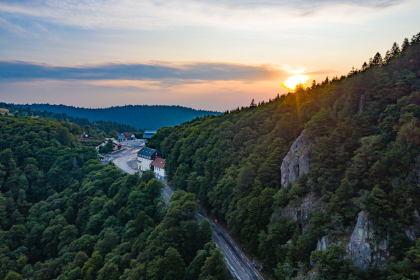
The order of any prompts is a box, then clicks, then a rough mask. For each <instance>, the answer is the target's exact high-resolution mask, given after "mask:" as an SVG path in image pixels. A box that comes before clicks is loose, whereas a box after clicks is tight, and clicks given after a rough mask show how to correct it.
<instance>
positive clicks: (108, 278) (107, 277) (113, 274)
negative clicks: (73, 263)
mask: <svg viewBox="0 0 420 280" xmlns="http://www.w3.org/2000/svg"><path fill="white" fill-rule="evenodd" d="M120 275H121V273H120V272H119V271H118V266H117V265H116V264H115V263H113V262H111V263H106V264H105V265H104V266H103V267H102V268H101V269H100V270H99V271H98V278H97V279H98V280H118V279H119V277H120Z"/></svg>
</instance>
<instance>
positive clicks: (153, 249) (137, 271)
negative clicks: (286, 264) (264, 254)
mask: <svg viewBox="0 0 420 280" xmlns="http://www.w3.org/2000/svg"><path fill="white" fill-rule="evenodd" d="M81 129H82V128H80V127H78V126H77V125H75V124H70V123H68V122H64V121H62V122H57V121H53V120H51V119H37V118H32V117H25V118H22V117H18V116H16V117H13V116H5V115H0V279H59V280H64V279H107V280H108V279H109V280H117V279H184V277H185V279H201V280H204V279H221V280H226V279H229V274H228V271H227V268H226V263H225V261H224V259H223V255H222V253H221V249H219V248H216V246H215V244H214V243H213V242H212V241H211V237H212V229H211V225H210V223H209V222H208V221H207V220H204V221H203V222H202V223H201V225H200V224H198V222H197V220H196V218H195V215H196V213H197V210H198V203H197V201H196V199H195V197H194V195H193V194H188V193H185V192H180V191H178V192H175V193H174V195H173V196H172V198H171V205H170V206H169V207H165V204H164V203H163V200H162V197H161V191H162V188H163V183H162V182H161V181H159V180H157V179H156V178H154V173H153V172H152V171H146V172H145V173H143V175H142V176H141V178H139V176H138V174H133V175H127V174H124V173H122V172H121V171H120V170H118V169H117V168H116V167H115V166H113V165H112V164H108V165H106V166H105V165H102V164H100V163H99V160H98V153H97V152H96V150H95V149H94V148H88V147H82V146H80V144H79V141H78V140H77V139H78V135H79V133H80V130H81Z"/></svg>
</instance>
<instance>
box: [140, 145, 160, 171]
mask: <svg viewBox="0 0 420 280" xmlns="http://www.w3.org/2000/svg"><path fill="white" fill-rule="evenodd" d="M157 157H162V154H161V153H160V152H158V151H157V150H155V149H150V148H146V147H144V148H142V149H141V150H140V151H139V152H138V153H137V166H138V169H140V170H141V171H146V170H150V164H151V163H152V161H154V160H155V159H156V158H157Z"/></svg>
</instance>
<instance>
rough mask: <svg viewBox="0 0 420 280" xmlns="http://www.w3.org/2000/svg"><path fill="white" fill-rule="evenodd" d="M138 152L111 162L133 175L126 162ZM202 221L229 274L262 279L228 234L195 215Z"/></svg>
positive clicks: (129, 151)
mask: <svg viewBox="0 0 420 280" xmlns="http://www.w3.org/2000/svg"><path fill="white" fill-rule="evenodd" d="M138 150H139V149H128V148H127V149H125V151H121V152H119V153H115V154H114V155H113V159H112V161H113V162H114V164H115V165H116V166H117V167H118V168H120V169H122V170H123V171H125V172H127V173H129V174H134V173H136V172H138V170H136V169H133V168H131V167H130V166H129V165H128V161H130V160H131V159H133V158H135V157H136V156H137V152H138ZM164 184H165V188H164V189H163V190H162V196H163V198H164V200H165V203H166V204H167V205H169V199H170V198H171V196H172V194H173V190H172V189H171V188H170V187H169V186H168V185H167V184H166V183H165V182H164ZM203 219H207V220H208V221H209V222H210V223H211V227H212V229H213V241H214V243H216V246H217V247H219V248H221V249H222V251H223V254H224V256H225V259H226V262H227V265H228V269H229V270H230V272H231V274H232V275H234V276H235V277H236V278H237V279H240V280H248V279H252V280H263V279H264V278H263V277H262V276H261V275H260V274H259V272H258V271H257V270H256V269H255V268H254V267H253V266H252V265H251V263H250V262H249V260H248V259H247V258H246V256H245V254H244V253H243V252H242V251H241V250H240V249H239V247H238V246H237V245H236V244H235V242H234V241H233V240H232V238H231V237H230V236H229V234H227V233H226V231H225V230H224V229H223V228H221V227H220V226H219V225H218V224H217V223H215V222H214V221H211V220H209V219H208V218H206V217H204V216H202V215H200V214H197V220H198V221H199V222H201V221H202V220H203Z"/></svg>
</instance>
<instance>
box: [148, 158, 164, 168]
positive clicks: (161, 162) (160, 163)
mask: <svg viewBox="0 0 420 280" xmlns="http://www.w3.org/2000/svg"><path fill="white" fill-rule="evenodd" d="M165 162H166V159H163V158H159V157H157V158H156V159H155V160H154V161H152V163H151V164H150V165H153V166H156V167H159V168H165Z"/></svg>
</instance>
